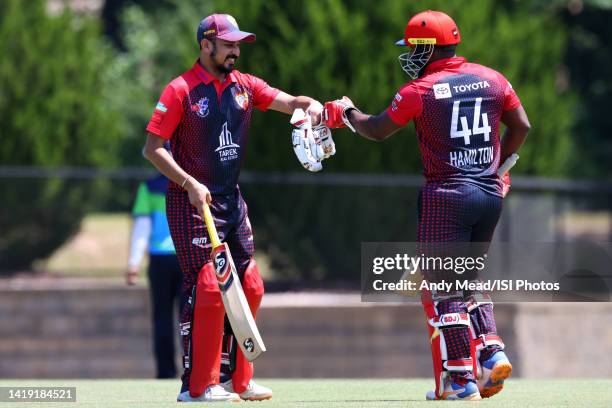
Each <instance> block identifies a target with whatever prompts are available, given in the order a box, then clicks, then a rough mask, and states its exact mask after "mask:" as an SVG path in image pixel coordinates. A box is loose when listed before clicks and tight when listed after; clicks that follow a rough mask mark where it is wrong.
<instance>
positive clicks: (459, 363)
mask: <svg viewBox="0 0 612 408" xmlns="http://www.w3.org/2000/svg"><path fill="white" fill-rule="evenodd" d="M442 366H443V367H444V368H445V369H446V371H472V367H473V366H474V363H473V361H472V358H471V357H470V358H463V359H461V360H447V361H445V362H443V363H442Z"/></svg>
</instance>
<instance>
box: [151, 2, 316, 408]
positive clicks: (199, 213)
mask: <svg viewBox="0 0 612 408" xmlns="http://www.w3.org/2000/svg"><path fill="white" fill-rule="evenodd" d="M254 40H255V34H252V33H248V32H244V31H241V30H240V29H239V28H238V24H237V22H236V20H235V19H234V18H233V17H232V16H230V15H228V14H212V15H210V16H208V17H206V18H204V19H203V20H202V21H201V22H200V24H199V26H198V29H197V42H198V44H199V47H200V54H199V58H198V60H197V61H196V62H195V63H194V64H193V67H191V69H189V70H188V71H187V72H185V73H183V74H182V75H180V76H179V77H177V78H176V79H174V80H173V81H171V82H170V83H169V84H168V85H167V86H166V87H165V89H164V90H163V92H162V94H161V97H160V99H159V102H158V103H157V105H156V107H155V110H154V112H153V116H152V117H151V120H150V122H149V124H148V126H147V128H146V129H147V132H148V136H147V141H146V144H145V155H146V157H147V158H148V159H149V160H150V161H151V162H152V163H153V164H154V165H155V167H156V168H157V169H158V170H159V171H160V172H161V173H163V174H164V175H165V176H166V177H168V178H169V179H170V181H171V183H170V185H169V188H168V192H167V195H166V203H167V215H168V221H169V226H170V232H171V235H172V240H173V241H174V244H175V247H176V252H177V255H178V259H179V263H180V266H181V269H182V272H183V275H184V279H183V282H184V284H183V292H184V295H185V296H186V297H187V298H189V297H191V299H190V302H189V303H188V304H186V305H185V306H184V307H183V310H182V315H181V335H182V336H183V342H184V350H186V355H185V356H184V367H185V371H184V374H183V376H182V387H181V391H180V393H179V395H178V398H177V400H178V401H190V402H192V401H194V402H195V401H205V402H212V401H234V400H239V399H240V398H241V399H243V400H264V399H269V398H271V397H272V391H271V390H270V389H268V388H266V387H263V386H261V385H258V384H257V383H255V382H254V381H253V379H252V377H253V366H252V364H251V363H249V361H247V359H246V358H245V357H244V355H243V353H242V351H241V350H240V349H238V348H237V347H235V344H234V346H233V349H234V352H233V353H228V354H229V355H231V356H233V361H230V362H229V363H228V364H229V365H230V366H231V369H230V370H229V371H227V373H228V374H229V375H227V376H226V378H221V376H220V366H221V353H222V342H223V333H224V315H225V310H224V307H223V303H222V300H221V295H220V291H219V286H218V283H217V279H216V277H215V271H214V267H213V266H212V263H211V259H210V253H211V240H210V238H209V236H208V233H207V230H206V227H205V222H204V219H203V211H204V204H205V203H208V204H209V206H210V209H211V212H212V215H213V218H214V223H215V225H216V227H217V230H218V232H219V236H220V239H221V240H222V241H224V242H226V243H227V244H228V245H229V248H230V250H231V254H232V257H233V259H234V262H235V265H236V269H237V272H238V275H239V277H240V280H241V283H242V287H243V289H244V293H245V295H246V299H247V301H248V304H249V307H250V309H251V311H252V314H253V316H255V315H256V312H257V309H258V308H259V304H260V302H261V299H262V296H263V293H264V287H263V282H262V279H261V277H260V274H259V272H258V269H257V264H256V263H255V261H254V259H253V252H254V246H253V233H252V231H251V224H250V222H249V218H248V213H247V205H246V203H245V202H244V200H243V198H242V195H241V193H240V189H239V187H238V184H237V183H238V175H239V173H240V168H241V166H242V163H243V161H244V159H245V154H246V146H247V139H248V131H249V126H250V122H251V115H252V113H253V109H254V108H257V109H259V110H262V111H265V110H267V109H273V110H276V111H280V112H284V113H287V114H291V113H293V112H294V110H296V109H302V110H304V111H306V112H308V113H309V115H310V118H311V120H312V122H314V123H319V122H320V119H321V111H322V109H323V106H322V105H321V104H320V103H319V102H317V101H315V100H314V99H312V98H309V97H306V96H297V97H296V96H292V95H289V94H287V93H284V92H282V91H280V90H278V89H275V88H273V87H271V86H269V85H268V84H267V83H266V82H265V81H263V80H262V79H260V78H258V77H256V76H253V75H250V74H246V73H241V72H239V71H237V70H235V69H234V66H235V64H236V62H237V61H238V58H239V57H240V46H241V44H242V43H243V42H252V41H254ZM262 136H263V135H262ZM166 140H170V144H171V150H172V154H170V153H168V152H167V151H166V150H165V149H164V147H163V144H164V141H166ZM298 148H299V147H298ZM296 152H297V151H296Z"/></svg>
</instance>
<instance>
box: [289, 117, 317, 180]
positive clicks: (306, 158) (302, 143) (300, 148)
mask: <svg viewBox="0 0 612 408" xmlns="http://www.w3.org/2000/svg"><path fill="white" fill-rule="evenodd" d="M290 122H291V124H292V125H294V126H296V127H297V129H293V132H291V143H292V145H293V151H294V152H295V155H296V156H297V158H298V160H299V161H300V164H301V165H302V166H303V167H304V168H305V169H306V170H308V171H312V172H317V171H321V170H322V169H323V165H322V164H321V159H322V157H323V156H324V153H323V146H322V143H321V139H320V138H318V137H317V139H318V141H317V140H316V139H315V135H314V132H313V131H312V126H311V123H310V116H309V115H307V114H306V113H305V112H304V111H303V110H302V109H296V110H295V111H294V112H293V116H291V120H290Z"/></svg>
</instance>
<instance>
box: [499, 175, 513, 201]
mask: <svg viewBox="0 0 612 408" xmlns="http://www.w3.org/2000/svg"><path fill="white" fill-rule="evenodd" d="M501 181H502V197H503V198H506V195H508V193H509V192H510V186H511V184H510V173H509V172H508V173H504V175H503V176H502V177H501Z"/></svg>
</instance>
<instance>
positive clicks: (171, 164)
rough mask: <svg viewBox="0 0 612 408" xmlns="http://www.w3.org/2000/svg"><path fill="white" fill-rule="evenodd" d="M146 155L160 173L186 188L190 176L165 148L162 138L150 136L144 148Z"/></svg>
mask: <svg viewBox="0 0 612 408" xmlns="http://www.w3.org/2000/svg"><path fill="white" fill-rule="evenodd" d="M157 139H160V140H157ZM160 142H161V143H160ZM144 155H145V157H146V158H147V160H149V161H150V162H151V164H153V166H155V168H156V169H157V170H159V172H160V173H162V174H163V175H164V176H166V177H168V178H169V179H170V180H172V181H173V182H175V183H176V184H178V185H179V186H183V187H184V186H185V184H183V183H184V182H185V180H187V179H188V178H189V177H190V175H189V174H188V173H187V172H186V171H185V170H183V169H182V168H181V167H180V166H179V165H178V164H177V163H176V161H174V159H173V158H172V156H171V155H170V153H168V151H167V150H166V149H165V148H164V146H163V140H162V139H161V138H159V137H158V136H155V135H152V134H149V135H148V137H147V143H146V144H145V148H144Z"/></svg>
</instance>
